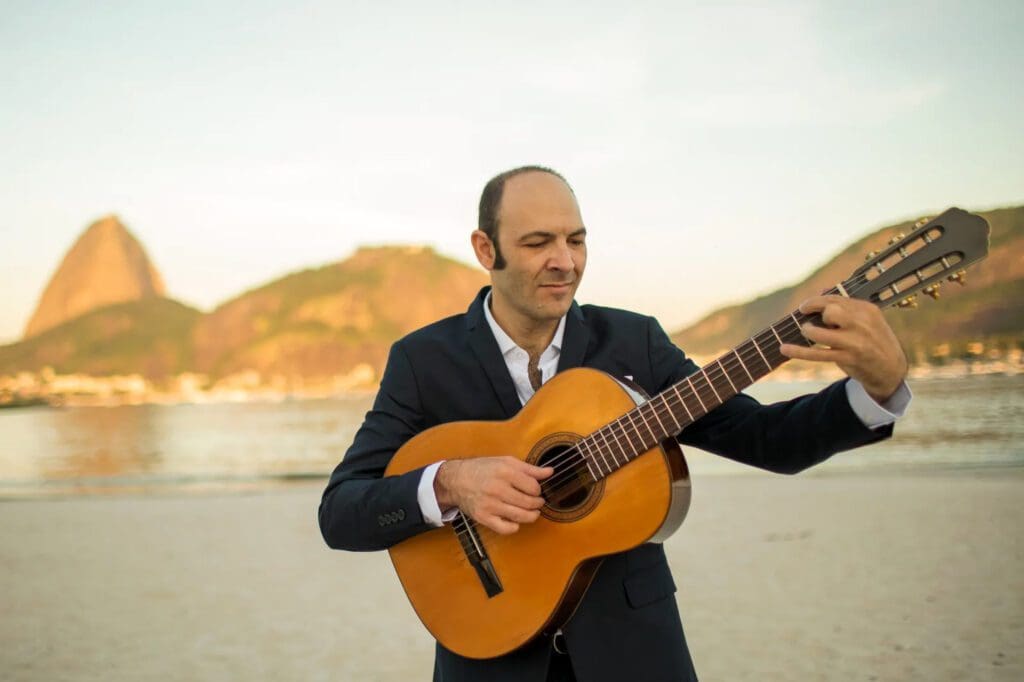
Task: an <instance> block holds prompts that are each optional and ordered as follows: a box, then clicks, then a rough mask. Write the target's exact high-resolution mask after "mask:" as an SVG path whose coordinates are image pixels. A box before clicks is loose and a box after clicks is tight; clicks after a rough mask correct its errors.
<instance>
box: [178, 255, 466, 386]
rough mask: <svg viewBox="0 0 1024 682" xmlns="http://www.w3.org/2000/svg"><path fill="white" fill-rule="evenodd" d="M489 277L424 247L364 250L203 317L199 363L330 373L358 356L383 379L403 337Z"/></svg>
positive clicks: (197, 342)
mask: <svg viewBox="0 0 1024 682" xmlns="http://www.w3.org/2000/svg"><path fill="white" fill-rule="evenodd" d="M485 282H486V276H485V274H484V273H483V272H482V271H480V270H478V269H475V268H470V267H469V266H467V265H464V264H463V263H459V262H457V261H454V260H452V259H450V258H446V257H443V256H440V255H438V254H437V253H435V252H434V251H433V249H430V248H427V247H402V246H394V247H364V248H361V249H359V250H358V251H356V253H355V254H354V255H353V256H351V257H350V258H348V259H346V260H344V261H341V262H339V263H334V264H331V265H326V266H323V267H320V268H314V269H309V270H303V271H301V272H296V273H293V274H290V275H286V276H285V277H282V278H280V279H278V280H275V281H273V282H270V283H268V284H265V285H263V286H261V287H259V288H256V289H253V290H251V291H248V292H246V293H244V294H242V295H240V296H237V297H236V298H233V299H231V300H230V301H228V302H226V303H224V304H222V305H220V306H218V307H217V309H216V310H214V311H213V312H211V313H210V314H208V315H205V316H204V317H203V318H202V319H200V320H199V321H198V323H197V325H196V328H195V330H194V333H193V345H194V348H195V349H196V356H195V369H196V370H198V371H200V372H204V373H207V374H210V375H212V376H224V375H227V374H231V373H234V372H239V371H243V370H256V371H258V372H260V373H261V374H263V375H264V376H269V375H275V374H276V375H281V376H285V377H304V378H323V377H329V376H335V375H338V374H343V373H346V372H349V371H351V370H352V368H353V367H355V366H356V365H358V364H360V363H366V364H369V365H370V366H371V367H372V368H373V369H374V371H375V374H376V375H377V376H378V377H379V374H380V370H381V369H383V366H384V362H385V361H386V359H387V352H388V348H389V347H390V345H391V343H392V342H394V341H395V340H396V339H397V338H399V337H400V336H402V335H404V334H406V333H408V332H410V331H412V330H414V329H416V328H418V327H421V326H423V325H425V324H427V323H429V322H433V321H435V320H438V319H441V318H443V317H447V316H449V315H452V314H455V313H457V312H462V311H463V310H465V308H466V306H467V305H468V302H469V301H470V300H471V299H472V297H473V296H474V295H475V294H476V292H477V291H478V290H479V288H480V287H481V286H483V284H484V283H485Z"/></svg>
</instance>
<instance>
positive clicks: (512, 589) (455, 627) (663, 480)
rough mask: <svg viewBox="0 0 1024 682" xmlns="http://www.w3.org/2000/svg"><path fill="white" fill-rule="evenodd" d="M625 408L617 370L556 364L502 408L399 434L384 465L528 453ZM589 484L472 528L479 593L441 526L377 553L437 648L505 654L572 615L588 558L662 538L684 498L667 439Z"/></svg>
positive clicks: (685, 488)
mask: <svg viewBox="0 0 1024 682" xmlns="http://www.w3.org/2000/svg"><path fill="white" fill-rule="evenodd" d="M635 406H636V402H635V398H634V396H633V395H631V393H630V392H629V391H628V390H627V389H626V388H625V387H624V386H623V385H622V384H620V383H619V382H618V381H617V380H615V379H614V378H612V377H610V376H609V375H607V374H605V373H603V372H600V371H598V370H593V369H585V368H577V369H572V370H568V371H566V372H562V373H560V374H558V375H556V376H555V377H554V378H552V379H551V380H550V381H549V382H547V383H546V384H545V385H544V386H542V387H541V389H540V390H539V391H538V392H537V393H536V394H535V395H534V397H533V398H532V399H531V400H530V401H529V402H528V403H527V404H526V405H525V406H524V407H523V409H522V411H521V412H520V413H519V414H518V415H516V416H515V417H514V418H512V419H509V420H507V421H501V422H453V423H449V424H443V425H441V426H437V427H434V428H432V429H428V430H427V431H424V432H423V433H421V434H419V435H417V436H416V437H415V438H413V439H411V440H410V441H409V442H408V443H406V444H405V445H404V446H403V447H402V448H401V449H400V450H399V451H398V452H397V453H395V456H394V458H393V459H392V462H391V463H390V464H389V466H388V469H387V471H386V472H385V475H398V474H401V473H405V472H407V471H411V470H413V469H416V468H419V467H422V466H425V465H427V464H430V463H432V462H435V461H438V460H440V459H461V458H469V457H483V456H502V455H511V456H514V457H517V458H518V459H521V460H524V461H530V462H537V461H538V459H540V458H541V456H542V455H543V454H544V452H545V451H546V450H548V449H549V448H551V447H556V448H557V447H559V445H562V446H564V445H566V444H571V443H573V442H575V441H576V440H578V439H579V438H581V437H582V436H584V435H586V434H589V433H591V432H593V431H594V430H596V429H597V428H599V427H600V426H602V425H604V424H605V423H607V422H609V421H611V420H613V419H615V418H617V417H619V416H620V415H622V414H623V413H624V412H626V411H628V410H629V409H632V408H633V407H635ZM664 445H665V446H667V447H655V448H652V449H651V450H649V451H647V452H646V453H644V454H642V455H641V456H639V457H638V458H636V459H635V460H634V461H632V462H630V463H629V465H628V466H625V467H623V468H622V469H620V470H618V471H616V472H615V473H614V475H612V476H608V477H607V478H604V479H602V480H601V481H599V482H598V483H596V484H593V486H592V488H591V490H590V494H589V496H588V497H587V499H586V500H585V501H584V502H583V503H581V504H578V505H575V506H573V507H568V508H557V509H556V508H553V507H551V506H550V505H549V507H546V508H545V510H544V512H543V514H542V516H541V518H540V519H538V520H537V521H536V522H534V523H532V524H524V525H522V526H521V527H520V530H519V531H518V532H516V533H514V534H512V535H507V536H503V535H498V534H496V533H493V532H491V531H490V530H488V529H486V528H484V527H483V526H479V525H477V526H475V528H476V530H477V531H478V536H479V541H480V542H481V543H482V545H483V548H484V550H485V551H486V554H487V556H488V558H489V561H490V562H491V565H492V566H493V570H494V572H495V574H496V577H497V578H498V579H499V580H500V584H501V591H500V592H499V593H497V594H492V595H490V596H489V595H488V593H487V591H486V590H485V589H484V586H483V585H481V579H480V577H479V575H478V573H477V571H476V570H475V569H474V567H473V565H472V564H471V563H470V560H469V559H468V558H467V554H466V551H465V549H464V547H463V545H462V544H461V543H460V541H459V538H458V537H457V536H456V531H455V530H454V529H453V527H451V526H445V527H443V528H438V529H435V530H430V531H427V532H425V533H422V534H420V535H417V536H415V537H413V538H410V539H408V540H406V541H404V542H402V543H399V544H398V545H395V546H394V547H392V548H391V549H390V550H389V552H390V554H391V559H392V562H393V563H394V566H395V570H396V572H397V573H398V576H399V579H400V580H401V582H402V586H403V588H404V589H405V591H406V594H407V596H408V597H409V600H410V602H411V603H412V605H413V608H414V609H415V610H416V613H417V615H418V616H419V617H420V619H421V620H422V621H423V623H424V625H425V626H426V627H427V629H428V630H430V632H431V634H433V635H434V637H435V638H436V639H437V640H438V641H439V642H441V644H443V645H444V646H445V647H447V648H448V649H450V650H452V651H454V652H456V653H458V654H461V655H463V656H467V657H470V658H491V657H494V656H499V655H501V654H505V653H508V652H509V651H512V650H514V649H516V648H518V647H520V646H522V645H524V644H526V643H527V642H529V641H530V640H531V639H533V638H534V637H536V636H537V635H539V634H540V633H542V632H545V631H553V630H554V629H555V628H557V627H559V626H560V625H562V624H563V623H564V622H565V621H566V620H568V618H569V617H570V616H571V615H572V613H573V611H574V610H575V608H576V606H577V605H578V603H579V600H580V599H582V597H583V594H584V593H585V591H586V587H587V586H588V585H589V583H590V580H591V578H592V577H593V573H594V571H596V568H597V566H598V563H599V560H600V557H602V556H604V555H607V554H612V553H615V552H621V551H624V550H627V549H631V548H632V547H635V546H637V545H640V544H642V543H643V542H646V541H648V540H651V539H658V540H660V539H663V538H664V537H667V535H668V534H670V533H671V531H674V530H675V528H677V527H678V525H679V524H680V523H681V522H682V519H683V517H684V516H685V513H686V510H687V508H688V506H689V500H690V487H689V475H688V471H687V469H686V465H685V461H684V460H683V458H682V453H681V451H680V450H679V448H678V445H677V444H676V443H675V441H674V440H672V441H670V442H666V443H665V444H664Z"/></svg>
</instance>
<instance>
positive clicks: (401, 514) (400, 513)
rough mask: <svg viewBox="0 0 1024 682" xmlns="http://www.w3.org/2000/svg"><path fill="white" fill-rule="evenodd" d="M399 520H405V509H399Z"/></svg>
mask: <svg viewBox="0 0 1024 682" xmlns="http://www.w3.org/2000/svg"><path fill="white" fill-rule="evenodd" d="M398 520H399V521H403V520H405V510H404V509H399V510H398Z"/></svg>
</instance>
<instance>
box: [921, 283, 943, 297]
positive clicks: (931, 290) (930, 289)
mask: <svg viewBox="0 0 1024 682" xmlns="http://www.w3.org/2000/svg"><path fill="white" fill-rule="evenodd" d="M941 284H942V282H936V283H935V284H930V285H928V286H926V287H925V288H924V293H925V294H927V295H928V296H931V297H932V298H938V297H939V286H940V285H941Z"/></svg>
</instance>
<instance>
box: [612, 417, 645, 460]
mask: <svg viewBox="0 0 1024 682" xmlns="http://www.w3.org/2000/svg"><path fill="white" fill-rule="evenodd" d="M634 412H636V410H630V411H629V412H627V413H626V414H624V415H622V417H619V418H618V419H616V420H615V423H616V424H618V423H620V422H621V421H622V419H623V417H628V418H629V426H630V431H627V430H626V427H625V425H623V427H622V435H624V436H625V437H626V442H627V443H629V447H631V448H632V449H633V454H632V455H629V454H627V455H626V459H627V461H628V460H631V459H633V458H634V457H636V456H637V455H638V454H640V453H641V452H643V445H644V437H643V435H642V434H641V433H640V427H639V426H638V425H637V423H636V420H634V419H633V413H634ZM632 434H635V435H636V439H637V442H639V443H640V446H639V447H638V446H637V444H636V443H634V442H633V435H632Z"/></svg>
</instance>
